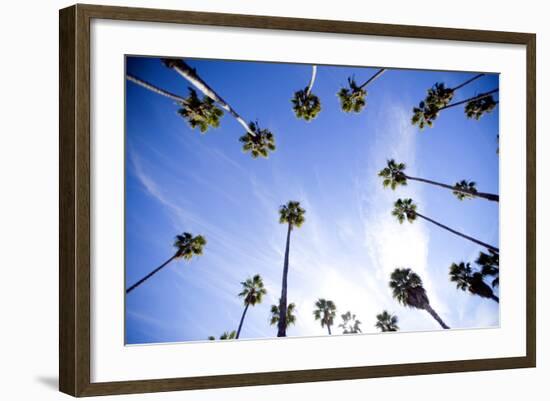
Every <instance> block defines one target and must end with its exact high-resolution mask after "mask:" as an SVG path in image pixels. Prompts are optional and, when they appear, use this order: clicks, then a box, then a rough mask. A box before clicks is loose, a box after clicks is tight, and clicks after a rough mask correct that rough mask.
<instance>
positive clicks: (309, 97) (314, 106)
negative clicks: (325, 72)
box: [291, 65, 321, 121]
mask: <svg viewBox="0 0 550 401" xmlns="http://www.w3.org/2000/svg"><path fill="white" fill-rule="evenodd" d="M311 67H312V68H311V78H310V80H309V84H308V86H306V87H305V88H304V89H300V90H299V91H296V92H294V97H293V98H292V99H291V101H292V105H293V107H292V109H293V110H294V113H295V114H296V117H297V118H303V119H304V120H306V121H310V120H313V119H314V118H315V117H317V114H319V112H320V111H321V101H320V100H319V97H318V96H316V95H314V94H313V93H312V92H311V90H312V89H313V84H314V83H315V78H316V76H317V66H316V65H313V66H311Z"/></svg>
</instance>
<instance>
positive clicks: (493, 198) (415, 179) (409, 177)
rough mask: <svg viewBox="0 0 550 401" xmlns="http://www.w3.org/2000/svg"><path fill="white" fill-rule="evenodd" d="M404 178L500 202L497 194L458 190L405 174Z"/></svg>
mask: <svg viewBox="0 0 550 401" xmlns="http://www.w3.org/2000/svg"><path fill="white" fill-rule="evenodd" d="M403 177H405V178H406V179H407V180H414V181H420V182H425V183H427V184H432V185H437V186H438V187H442V188H447V189H450V190H451V191H456V192H461V193H463V194H467V195H472V196H475V197H478V198H483V199H487V200H490V201H493V202H498V201H499V196H498V195H495V194H489V193H487V192H477V191H470V190H468V189H458V188H455V187H453V186H451V185H447V184H443V183H441V182H437V181H432V180H427V179H425V178H419V177H411V176H409V175H406V174H403Z"/></svg>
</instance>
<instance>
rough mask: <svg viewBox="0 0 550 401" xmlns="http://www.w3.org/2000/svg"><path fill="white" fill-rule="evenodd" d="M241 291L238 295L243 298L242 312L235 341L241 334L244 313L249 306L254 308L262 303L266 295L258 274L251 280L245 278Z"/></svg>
mask: <svg viewBox="0 0 550 401" xmlns="http://www.w3.org/2000/svg"><path fill="white" fill-rule="evenodd" d="M241 285H242V286H243V290H242V291H241V292H240V293H239V297H242V298H244V311H243V314H242V316H241V321H240V322H239V328H238V329H237V335H236V336H235V338H236V339H238V338H239V335H240V334H241V329H242V327H243V322H244V317H245V316H246V311H248V307H249V306H251V305H252V306H255V305H256V304H260V303H261V302H262V299H263V296H264V295H265V294H266V293H267V291H266V289H265V288H264V282H263V280H262V277H261V276H260V275H259V274H256V275H254V277H252V278H247V279H246V281H243V282H241Z"/></svg>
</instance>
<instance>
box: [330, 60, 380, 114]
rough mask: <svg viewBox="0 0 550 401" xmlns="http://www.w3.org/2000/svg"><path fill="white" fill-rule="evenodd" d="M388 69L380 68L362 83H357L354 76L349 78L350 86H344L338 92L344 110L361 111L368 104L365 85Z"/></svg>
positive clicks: (347, 111) (349, 111) (348, 111)
mask: <svg viewBox="0 0 550 401" xmlns="http://www.w3.org/2000/svg"><path fill="white" fill-rule="evenodd" d="M385 71H386V69H385V68H381V69H379V70H378V71H377V72H376V73H375V74H374V75H373V76H372V77H370V78H369V79H368V80H367V81H365V82H364V83H362V84H361V85H357V83H356V82H355V79H354V78H353V77H349V78H348V85H349V88H342V89H340V91H339V92H338V98H339V99H340V106H341V107H342V111H343V112H346V113H351V112H354V113H359V112H360V111H361V110H363V108H364V107H365V106H366V105H367V102H366V100H365V97H366V96H367V91H366V89H365V87H366V86H367V85H369V84H370V83H371V82H373V81H374V80H375V79H376V78H378V77H379V76H380V75H382V74H383V73H384V72H385Z"/></svg>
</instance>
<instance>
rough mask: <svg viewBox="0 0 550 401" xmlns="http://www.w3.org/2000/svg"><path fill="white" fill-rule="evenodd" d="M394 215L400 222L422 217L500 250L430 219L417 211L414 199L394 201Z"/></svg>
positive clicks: (490, 248)
mask: <svg viewBox="0 0 550 401" xmlns="http://www.w3.org/2000/svg"><path fill="white" fill-rule="evenodd" d="M392 215H393V216H395V218H396V219H397V221H399V223H403V222H404V221H405V220H407V221H408V222H409V223H412V222H413V221H415V220H416V218H417V217H421V218H423V219H424V220H426V221H429V222H430V223H432V224H435V225H436V226H438V227H441V228H444V229H445V230H447V231H449V232H451V233H453V234H455V235H458V236H459V237H462V238H465V239H467V240H469V241H472V242H474V243H476V244H478V245H481V246H483V247H485V248H487V249H489V250H492V251H495V252H498V248H496V247H494V246H492V245H489V244H486V243H485V242H482V241H480V240H478V239H475V238H473V237H470V236H468V235H466V234H463V233H461V232H459V231H456V230H453V229H452V228H450V227H447V226H446V225H444V224H441V223H439V222H437V221H435V220H432V219H430V218H429V217H426V216H424V215H422V214H420V213H418V212H417V211H416V204H415V203H413V201H412V199H398V200H397V201H396V202H395V203H394V208H393V211H392Z"/></svg>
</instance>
